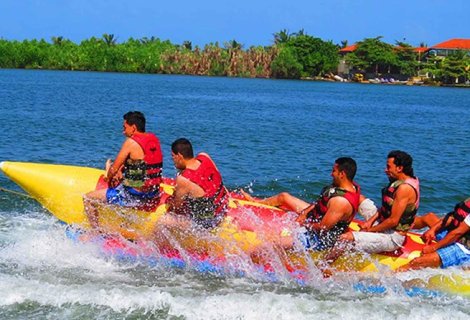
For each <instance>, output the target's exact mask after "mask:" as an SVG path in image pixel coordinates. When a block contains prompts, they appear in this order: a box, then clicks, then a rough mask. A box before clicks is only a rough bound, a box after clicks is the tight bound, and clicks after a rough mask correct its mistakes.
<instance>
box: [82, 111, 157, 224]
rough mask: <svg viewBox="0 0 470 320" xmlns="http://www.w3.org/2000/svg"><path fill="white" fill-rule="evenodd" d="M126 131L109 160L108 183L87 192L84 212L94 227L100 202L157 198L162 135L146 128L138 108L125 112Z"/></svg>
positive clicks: (132, 204)
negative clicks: (112, 157) (114, 155)
mask: <svg viewBox="0 0 470 320" xmlns="http://www.w3.org/2000/svg"><path fill="white" fill-rule="evenodd" d="M123 118H124V122H123V134H124V135H125V136H126V138H127V139H126V140H125V141H124V143H123V145H122V147H121V150H120V151H119V153H118V155H117V156H116V159H115V160H114V162H113V163H111V161H110V160H108V161H107V163H106V177H105V178H106V180H107V181H108V184H109V187H108V188H107V189H101V190H96V191H91V192H89V193H87V194H86V195H84V197H83V200H84V205H85V212H86V214H87V216H88V219H89V222H90V225H91V226H92V228H98V220H99V219H98V210H97V207H96V206H97V205H98V203H100V202H101V203H102V202H106V203H108V204H117V205H120V206H125V207H140V206H142V205H145V204H146V203H147V202H150V201H158V198H159V186H160V183H161V181H162V163H163V156H162V151H161V148H160V141H159V139H158V138H157V137H156V136H155V135H154V134H153V133H150V132H145V117H144V115H143V114H142V113H141V112H139V111H131V112H128V113H126V114H125V115H124V117H123Z"/></svg>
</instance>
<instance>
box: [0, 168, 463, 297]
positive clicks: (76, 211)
mask: <svg viewBox="0 0 470 320" xmlns="http://www.w3.org/2000/svg"><path fill="white" fill-rule="evenodd" d="M0 169H1V170H2V171H3V172H4V174H5V175H6V176H7V177H9V178H10V179H11V180H12V181H14V182H15V183H16V184H18V185H19V186H20V187H21V188H22V189H24V190H25V191H26V192H27V193H28V194H29V195H30V196H31V197H33V198H34V199H36V200H37V201H38V202H39V203H40V204H41V205H43V206H44V207H45V208H46V209H47V210H48V211H50V212H51V213H52V214H53V215H54V216H55V217H56V218H57V219H59V220H60V221H62V222H65V223H66V224H70V225H79V226H80V227H81V228H84V229H87V228H89V224H88V219H87V217H86V215H85V212H84V206H83V195H84V194H86V193H87V192H90V191H92V190H96V189H100V188H106V186H107V185H106V183H105V182H104V180H103V174H104V171H103V170H98V169H93V168H87V167H79V166H69V165H56V164H39V163H25V162H7V161H5V162H1V163H0ZM172 182H173V181H172V180H170V179H165V180H164V183H163V184H162V185H161V190H162V191H163V193H164V194H165V195H166V197H165V196H163V197H162V202H161V203H159V204H158V205H157V206H155V208H154V210H151V211H144V210H137V209H129V208H122V207H117V206H110V205H103V206H102V207H100V209H99V224H100V227H101V228H102V229H103V231H104V232H106V233H110V234H119V235H121V236H123V237H124V238H126V239H130V240H134V241H136V240H142V239H144V240H152V237H153V234H154V229H155V226H156V225H157V224H158V221H159V219H160V218H161V217H162V216H163V215H165V214H166V204H165V203H164V201H165V199H167V198H168V196H169V195H171V194H172V193H173V186H172ZM285 215H286V212H285V211H283V210H281V209H279V208H275V207H271V206H266V205H262V204H259V203H255V202H249V201H245V200H243V199H241V198H240V197H239V196H238V195H237V194H234V193H231V199H230V203H229V211H228V214H227V216H226V218H225V219H224V221H223V222H222V224H221V225H220V226H219V227H217V228H215V229H214V230H212V231H211V233H212V236H213V237H211V238H206V239H203V240H201V239H200V238H198V237H197V236H196V235H191V234H189V235H188V234H187V233H186V234H185V235H184V236H181V237H180V238H178V239H177V240H178V248H179V249H180V250H181V249H185V250H196V251H198V252H201V251H203V252H206V253H207V254H210V255H217V256H219V257H220V256H224V255H228V254H245V255H248V256H250V257H252V258H253V257H255V260H256V256H257V255H256V253H257V252H258V251H259V250H260V249H262V248H263V246H264V245H265V244H266V242H269V241H280V240H281V239H282V238H283V237H291V236H292V228H293V225H292V224H289V223H286V220H287V219H283V217H284V216H285ZM350 227H351V229H353V230H357V229H358V226H357V223H356V222H352V223H351V225H350ZM422 246H423V242H422V240H421V238H420V236H419V235H418V234H414V233H409V234H408V236H407V239H406V241H405V246H404V248H403V249H402V250H400V252H395V253H390V254H375V255H372V256H371V257H367V258H366V257H364V256H362V255H361V254H355V255H353V256H348V257H347V258H346V257H344V258H340V259H338V261H337V262H335V264H334V265H333V267H334V268H335V269H337V270H339V271H362V272H369V271H377V270H378V269H380V268H383V266H387V267H389V268H390V269H392V270H394V269H396V268H398V267H400V266H402V265H405V264H406V263H408V262H409V261H410V260H411V259H413V258H415V257H417V256H419V255H420V253H421V248H422ZM279 257H280V260H281V261H282V263H283V266H284V267H285V269H286V270H287V271H289V272H296V271H308V269H309V267H310V266H311V265H312V262H315V261H318V260H319V259H321V253H318V252H311V251H307V252H305V251H304V250H302V251H300V250H287V251H285V252H284V251H283V252H282V254H280V255H279ZM428 285H429V286H430V287H433V288H434V287H436V288H441V289H443V290H444V291H448V292H451V293H459V294H464V295H469V296H470V278H468V277H466V276H460V275H456V276H455V277H450V276H447V277H445V276H442V277H441V276H436V277H433V278H431V279H430V280H429V283H428Z"/></svg>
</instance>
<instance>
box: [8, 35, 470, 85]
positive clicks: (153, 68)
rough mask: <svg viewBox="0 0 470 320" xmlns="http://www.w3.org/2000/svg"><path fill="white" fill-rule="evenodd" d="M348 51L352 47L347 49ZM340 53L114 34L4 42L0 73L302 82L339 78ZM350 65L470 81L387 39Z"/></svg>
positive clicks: (307, 46)
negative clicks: (26, 71)
mask: <svg viewBox="0 0 470 320" xmlns="http://www.w3.org/2000/svg"><path fill="white" fill-rule="evenodd" d="M345 45H347V41H342V46H345ZM340 47H341V46H339V45H336V44H334V43H333V42H332V41H324V40H322V39H320V38H317V37H313V36H310V35H308V34H306V33H305V32H304V30H300V31H298V32H296V33H289V32H288V31H287V30H285V29H284V30H281V31H279V32H277V33H275V34H273V45H271V46H251V47H249V48H247V49H245V48H244V46H243V44H241V43H239V42H237V41H236V40H232V41H228V42H226V43H224V44H222V45H221V44H219V43H218V42H215V43H209V44H206V45H205V46H204V47H199V46H194V47H193V45H192V43H191V42H190V41H184V42H183V43H182V44H174V43H171V42H170V41H168V40H165V41H163V40H161V39H159V38H156V37H150V38H147V37H145V38H141V39H134V38H130V39H128V40H126V41H124V42H121V43H118V41H117V38H116V37H115V36H114V35H113V34H103V36H102V37H100V38H97V37H91V38H89V39H86V40H83V41H81V42H80V43H79V44H77V43H74V42H72V41H70V40H68V39H66V38H64V37H60V36H58V37H52V39H51V41H45V40H44V39H41V40H35V39H34V40H24V41H8V40H5V39H0V68H20V69H21V68H24V69H50V70H82V71H109V72H135V73H159V74H189V75H208V76H230V77H260V78H284V79H299V78H306V77H317V76H324V75H327V74H331V73H336V70H337V67H338V64H339V54H338V50H339V49H340ZM397 48H398V49H397ZM346 61H347V62H348V64H350V65H351V66H352V67H353V68H354V69H355V70H358V71H360V72H362V71H363V72H375V73H377V74H378V73H399V74H404V75H408V76H413V75H416V74H417V73H418V71H419V70H420V69H429V70H430V72H432V75H433V76H434V77H435V78H438V80H440V79H445V80H446V81H450V82H451V81H455V77H457V78H459V77H462V72H463V73H464V74H466V79H468V65H469V64H468V56H467V55H461V56H459V57H456V58H454V59H453V60H452V59H446V60H444V61H438V60H432V59H431V61H430V62H429V63H428V65H423V64H420V63H419V60H418V57H417V56H416V53H415V51H414V50H413V48H412V47H411V46H410V45H408V44H406V43H398V44H397V46H392V45H390V44H387V43H384V42H382V41H381V37H377V38H371V39H364V40H363V41H360V42H359V43H358V44H357V49H356V50H355V51H354V52H352V53H350V54H348V55H347V56H346ZM452 61H453V62H452ZM465 63H467V64H466V65H465ZM462 66H463V67H462ZM462 70H463V71H462Z"/></svg>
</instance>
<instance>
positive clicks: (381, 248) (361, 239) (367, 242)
mask: <svg viewBox="0 0 470 320" xmlns="http://www.w3.org/2000/svg"><path fill="white" fill-rule="evenodd" d="M385 174H386V175H387V176H388V178H389V181H390V183H389V185H388V186H387V187H385V188H383V189H382V207H381V208H380V209H379V210H378V211H377V213H376V214H375V215H374V216H372V217H371V218H370V219H369V220H367V221H366V222H365V223H363V224H361V231H359V232H347V233H345V234H343V235H342V236H341V237H340V242H341V243H354V245H355V247H356V249H359V250H362V251H365V252H368V253H378V252H386V251H395V250H396V249H398V248H400V247H401V246H402V245H403V242H404V241H405V232H406V231H408V230H409V229H410V227H411V225H412V224H413V220H414V218H415V215H416V212H417V211H418V207H419V195H420V193H419V180H418V178H416V177H415V176H414V173H413V159H412V158H411V156H410V155H409V154H407V153H406V152H404V151H399V150H395V151H391V152H390V153H389V154H388V156H387V164H386V168H385ZM376 222H378V223H376ZM337 255H339V252H338V254H337ZM330 258H331V259H333V260H334V259H335V257H333V256H332V257H330Z"/></svg>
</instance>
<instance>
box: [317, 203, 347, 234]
mask: <svg viewBox="0 0 470 320" xmlns="http://www.w3.org/2000/svg"><path fill="white" fill-rule="evenodd" d="M351 210H352V208H351V204H350V203H349V201H348V200H346V199H345V198H343V197H334V198H332V199H330V201H328V210H327V211H326V213H325V216H324V217H323V219H322V220H321V221H320V222H319V223H312V224H310V225H309V227H310V228H311V229H314V230H330V229H331V228H333V227H334V226H335V225H336V224H337V223H338V222H340V221H341V220H346V219H345V217H346V216H348V215H349V214H350V213H351Z"/></svg>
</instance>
